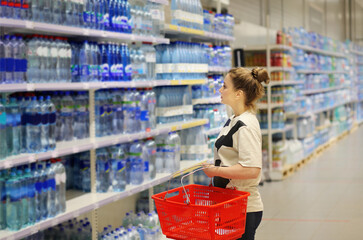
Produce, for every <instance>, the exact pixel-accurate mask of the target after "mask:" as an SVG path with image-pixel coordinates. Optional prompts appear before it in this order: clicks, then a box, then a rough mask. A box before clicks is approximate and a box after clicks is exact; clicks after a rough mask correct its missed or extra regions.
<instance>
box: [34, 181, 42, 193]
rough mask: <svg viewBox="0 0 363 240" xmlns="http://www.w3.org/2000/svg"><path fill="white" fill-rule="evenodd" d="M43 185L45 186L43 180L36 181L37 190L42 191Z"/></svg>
mask: <svg viewBox="0 0 363 240" xmlns="http://www.w3.org/2000/svg"><path fill="white" fill-rule="evenodd" d="M42 187H43V183H42V182H36V183H35V190H36V191H37V192H38V193H41V192H42Z"/></svg>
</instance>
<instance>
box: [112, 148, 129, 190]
mask: <svg viewBox="0 0 363 240" xmlns="http://www.w3.org/2000/svg"><path fill="white" fill-rule="evenodd" d="M111 154H112V157H111V166H112V182H111V184H112V189H113V191H114V192H122V191H124V190H125V188H126V174H125V172H126V155H125V152H124V149H123V148H122V147H121V146H120V145H117V146H115V147H113V148H111Z"/></svg>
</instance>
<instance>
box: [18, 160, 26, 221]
mask: <svg viewBox="0 0 363 240" xmlns="http://www.w3.org/2000/svg"><path fill="white" fill-rule="evenodd" d="M17 177H18V180H19V185H18V189H17V191H19V193H18V194H19V199H20V207H21V210H20V215H21V218H20V223H21V226H22V227H26V226H27V225H28V222H29V216H28V208H29V206H28V203H29V202H28V194H27V193H28V184H27V181H28V179H27V177H26V173H25V174H23V170H22V167H18V168H17Z"/></svg>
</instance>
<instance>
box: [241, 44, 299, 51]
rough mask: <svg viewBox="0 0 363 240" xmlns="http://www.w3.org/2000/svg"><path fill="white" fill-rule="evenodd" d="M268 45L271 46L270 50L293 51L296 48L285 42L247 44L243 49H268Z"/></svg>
mask: <svg viewBox="0 0 363 240" xmlns="http://www.w3.org/2000/svg"><path fill="white" fill-rule="evenodd" d="M267 47H269V48H270V50H283V51H293V50H294V49H293V48H292V47H290V46H288V45H283V44H272V45H255V46H253V45H252V46H247V47H244V48H243V49H244V50H245V51H265V50H267Z"/></svg>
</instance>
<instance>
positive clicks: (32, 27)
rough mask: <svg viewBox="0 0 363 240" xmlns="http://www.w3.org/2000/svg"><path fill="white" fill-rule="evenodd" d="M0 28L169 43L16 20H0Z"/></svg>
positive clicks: (97, 38)
mask: <svg viewBox="0 0 363 240" xmlns="http://www.w3.org/2000/svg"><path fill="white" fill-rule="evenodd" d="M0 26H2V27H6V28H10V29H12V30H15V32H17V33H19V32H21V33H33V34H34V33H36V32H38V33H44V34H54V35H55V34H56V35H62V36H67V37H87V38H94V39H96V40H107V41H117V42H120V41H123V42H125V41H126V42H152V43H167V44H168V43H170V40H169V39H167V38H155V37H150V36H139V35H134V34H127V33H117V32H111V31H102V30H95V29H88V28H79V27H69V26H62V25H57V24H50V23H41V22H32V21H24V20H17V19H7V18H0Z"/></svg>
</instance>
